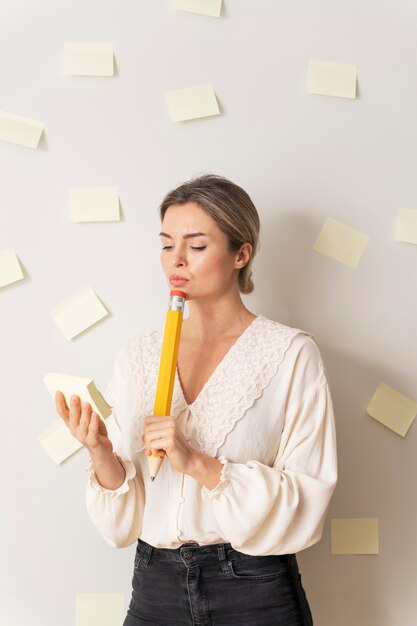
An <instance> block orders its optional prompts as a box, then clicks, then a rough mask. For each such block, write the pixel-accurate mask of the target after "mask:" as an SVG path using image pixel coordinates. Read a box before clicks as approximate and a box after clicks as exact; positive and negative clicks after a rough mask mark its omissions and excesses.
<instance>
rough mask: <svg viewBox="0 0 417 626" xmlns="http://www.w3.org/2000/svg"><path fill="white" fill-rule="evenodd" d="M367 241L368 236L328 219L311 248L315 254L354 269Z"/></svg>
mask: <svg viewBox="0 0 417 626" xmlns="http://www.w3.org/2000/svg"><path fill="white" fill-rule="evenodd" d="M368 241H369V237H368V235H364V233H361V232H359V231H358V230H355V229H354V228H350V226H346V224H343V223H342V222H338V221H337V220H334V219H333V218H331V217H328V218H327V219H326V221H325V222H324V225H323V228H322V229H321V231H320V234H319V236H318V237H317V240H316V243H315V244H314V246H313V247H314V250H316V251H317V252H321V253H322V254H325V255H326V256H329V257H331V258H332V259H334V260H335V261H339V263H344V264H345V265H348V266H349V267H352V268H353V269H355V268H356V267H357V266H358V263H359V261H360V259H361V257H362V254H363V253H364V251H365V248H366V246H367V245H368Z"/></svg>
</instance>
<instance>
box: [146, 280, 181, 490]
mask: <svg viewBox="0 0 417 626" xmlns="http://www.w3.org/2000/svg"><path fill="white" fill-rule="evenodd" d="M185 298H186V294H185V293H184V292H183V291H177V290H175V289H174V290H172V291H171V292H170V297H169V305H168V311H167V317H166V321H165V330H164V340H163V343H162V352H161V360H160V362H159V374H158V383H157V386H156V396H155V404H154V409H153V413H154V415H169V414H170V411H171V402H172V392H173V390H174V380H175V370H176V367H177V359H178V348H179V345H180V336H181V326H182V316H183V312H184V304H185ZM147 458H148V467H149V473H150V475H151V480H152V481H153V480H155V478H156V475H157V474H158V472H159V468H160V467H161V464H162V461H163V460H164V459H163V457H162V458H161V457H160V456H159V455H154V454H152V455H150V456H148V457H147Z"/></svg>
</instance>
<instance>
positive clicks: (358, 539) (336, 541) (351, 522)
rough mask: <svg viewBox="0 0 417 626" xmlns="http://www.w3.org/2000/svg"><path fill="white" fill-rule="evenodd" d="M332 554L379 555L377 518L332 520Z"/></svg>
mask: <svg viewBox="0 0 417 626" xmlns="http://www.w3.org/2000/svg"><path fill="white" fill-rule="evenodd" d="M331 537H332V539H331V541H332V554H379V521H378V519H377V518H370V519H367V518H359V519H332V520H331Z"/></svg>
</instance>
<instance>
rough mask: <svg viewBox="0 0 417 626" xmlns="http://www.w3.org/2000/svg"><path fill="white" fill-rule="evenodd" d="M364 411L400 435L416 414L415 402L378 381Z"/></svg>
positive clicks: (403, 435) (408, 426)
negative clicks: (376, 387)
mask: <svg viewBox="0 0 417 626" xmlns="http://www.w3.org/2000/svg"><path fill="white" fill-rule="evenodd" d="M366 412H367V413H368V415H369V416H370V417H373V418H374V419H376V420H377V421H378V422H380V423H381V424H384V426H387V427H388V428H390V429H391V430H393V431H394V432H395V433H397V434H398V435H401V437H405V435H406V434H407V431H408V429H409V428H410V426H411V424H412V423H413V421H414V418H415V417H416V415H417V403H416V402H413V400H410V398H407V396H403V395H402V394H401V393H399V392H398V391H396V390H395V389H393V388H392V387H389V386H388V385H386V384H385V383H380V384H379V386H378V389H377V390H376V391H375V393H374V395H373V396H372V398H371V401H370V403H369V404H368V406H367V409H366Z"/></svg>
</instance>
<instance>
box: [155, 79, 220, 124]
mask: <svg viewBox="0 0 417 626" xmlns="http://www.w3.org/2000/svg"><path fill="white" fill-rule="evenodd" d="M165 100H166V103H167V105H168V109H169V112H170V114H171V119H172V121H173V122H183V121H184V120H193V119H196V118H199V117H209V116H211V115H219V114H220V110H219V105H218V104H217V99H216V94H215V93H214V89H213V86H212V85H210V84H204V85H196V86H195V87H187V88H186V89H176V90H174V91H167V92H166V93H165Z"/></svg>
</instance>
